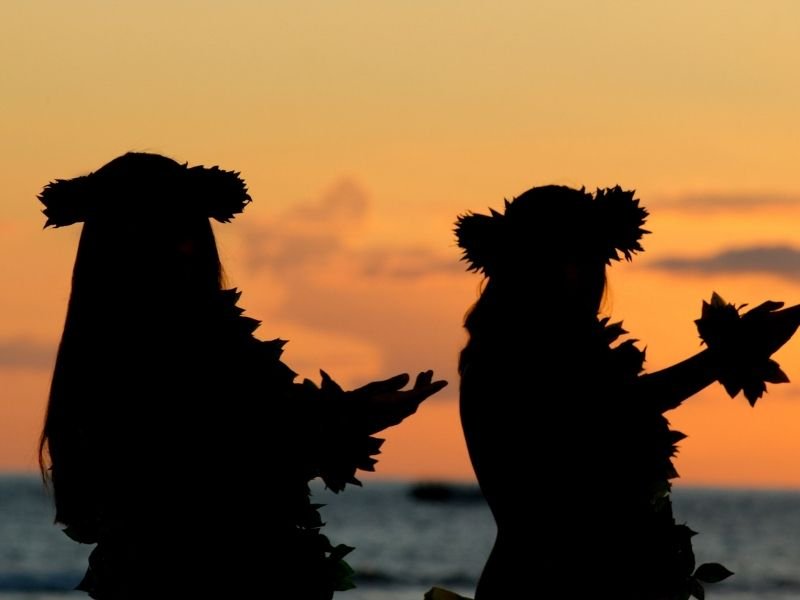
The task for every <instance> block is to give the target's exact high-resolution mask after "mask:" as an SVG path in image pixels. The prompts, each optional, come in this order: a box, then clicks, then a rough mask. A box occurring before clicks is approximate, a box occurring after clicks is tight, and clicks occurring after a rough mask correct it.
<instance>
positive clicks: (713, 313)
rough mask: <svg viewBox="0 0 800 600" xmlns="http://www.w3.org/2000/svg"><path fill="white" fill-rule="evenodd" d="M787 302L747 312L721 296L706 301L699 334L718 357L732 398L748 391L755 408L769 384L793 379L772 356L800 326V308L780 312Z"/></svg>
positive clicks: (747, 395)
mask: <svg viewBox="0 0 800 600" xmlns="http://www.w3.org/2000/svg"><path fill="white" fill-rule="evenodd" d="M782 307H783V302H774V301H767V302H764V303H762V304H760V305H758V306H756V307H755V308H753V309H751V310H749V311H748V312H746V313H741V309H742V308H744V305H742V306H739V307H736V306H735V305H733V304H730V303H728V302H725V300H723V299H722V298H721V297H720V296H719V295H718V294H717V293H714V294H712V296H711V301H710V302H703V311H702V315H701V317H700V319H697V320H696V321H695V323H696V324H697V329H698V332H699V333H700V337H701V339H702V340H703V342H705V343H706V345H707V346H708V348H709V350H711V351H712V352H713V353H714V355H715V356H716V360H717V363H718V368H719V371H720V376H719V381H720V383H722V385H723V386H724V387H725V390H726V391H727V392H728V394H729V395H730V396H731V397H734V396H736V395H737V394H738V393H739V392H740V391H744V395H745V397H746V398H747V401H748V402H749V403H750V404H751V405H755V403H756V401H757V400H758V399H759V398H760V397H761V396H762V395H763V394H764V392H765V391H766V383H767V382H769V383H786V382H788V381H789V378H788V377H787V376H786V374H785V373H784V372H783V371H782V370H781V369H780V366H779V365H778V363H776V362H775V361H774V360H772V359H770V358H769V357H770V356H771V355H772V354H773V353H774V352H776V351H777V350H778V349H779V348H781V346H783V345H784V344H785V343H786V342H788V341H789V340H790V339H791V337H792V336H793V335H794V334H795V332H796V331H797V329H798V326H800V305H796V306H792V307H789V308H785V309H783V310H779V309H781V308H782Z"/></svg>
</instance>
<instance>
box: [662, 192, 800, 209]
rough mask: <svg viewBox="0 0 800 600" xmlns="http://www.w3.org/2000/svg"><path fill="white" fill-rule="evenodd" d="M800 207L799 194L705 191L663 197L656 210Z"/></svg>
mask: <svg viewBox="0 0 800 600" xmlns="http://www.w3.org/2000/svg"><path fill="white" fill-rule="evenodd" d="M779 207H782V208H792V207H794V208H800V195H797V194H786V193H780V192H763V193H759V192H747V193H737V192H730V193H722V192H705V193H693V194H687V195H684V196H680V197H676V198H670V199H664V200H663V201H661V202H659V203H658V210H659V211H663V210H677V211H681V212H698V213H700V212H730V211H750V210H757V209H762V208H779Z"/></svg>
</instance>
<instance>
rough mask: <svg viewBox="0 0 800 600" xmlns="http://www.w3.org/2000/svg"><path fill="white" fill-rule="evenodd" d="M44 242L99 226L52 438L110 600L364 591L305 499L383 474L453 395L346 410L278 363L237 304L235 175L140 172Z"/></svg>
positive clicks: (383, 389)
mask: <svg viewBox="0 0 800 600" xmlns="http://www.w3.org/2000/svg"><path fill="white" fill-rule="evenodd" d="M40 200H41V201H42V203H43V204H44V206H45V210H44V213H45V215H46V216H47V224H46V225H48V226H55V227H60V226H64V225H70V224H72V223H77V222H83V230H82V233H81V238H80V244H79V248H78V254H77V258H76V261H75V268H74V272H73V279H72V292H71V296H70V300H69V306H68V310H67V316H66V322H65V326H64V332H63V336H62V339H61V343H60V346H59V351H58V357H57V360H56V365H55V370H54V373H53V380H52V386H51V391H50V399H49V404H48V410H47V417H46V421H45V425H44V430H43V433H42V438H41V448H40V456H41V464H42V468H43V472H44V474H45V475H46V476H47V477H48V478H49V479H50V480H51V482H52V488H53V490H54V494H55V505H56V521H57V522H58V523H61V524H64V525H65V526H66V533H67V534H68V535H70V537H72V538H73V539H75V540H77V541H78V542H82V543H92V544H97V546H96V547H95V549H94V550H93V552H92V553H91V556H90V560H89V568H88V570H87V573H86V575H85V577H84V579H83V581H82V582H81V584H80V586H79V587H80V589H83V590H85V591H87V592H88V593H89V594H90V595H91V596H92V597H93V598H98V599H102V600H105V599H114V600H117V599H129V598H131V599H132V598H136V599H137V600H138V599H143V598H171V599H174V598H198V597H215V598H244V597H258V598H267V597H275V598H290V597H292V598H303V599H309V600H317V599H328V598H331V596H332V595H333V592H334V590H337V589H346V588H347V587H348V586H351V584H352V582H351V581H350V575H351V571H350V570H349V567H348V566H347V564H346V563H345V562H344V561H343V560H342V557H343V556H344V555H345V554H346V553H347V552H348V551H349V550H350V549H349V548H348V547H347V546H344V545H339V546H335V547H334V546H333V545H332V544H330V543H329V541H328V539H327V538H326V537H325V536H324V535H323V534H322V533H321V530H320V527H321V526H322V522H321V520H320V515H319V514H318V512H317V506H316V505H313V504H311V502H310V498H309V486H308V482H309V481H310V480H312V479H314V478H316V477H321V478H322V479H323V480H324V481H325V483H326V485H327V486H328V487H329V488H331V489H332V490H334V491H340V490H342V489H343V488H344V487H345V485H346V484H347V483H358V481H357V479H356V478H355V472H356V470H357V469H359V468H360V469H366V470H372V469H373V464H374V463H375V462H376V461H375V459H374V458H372V457H373V456H374V455H375V454H378V452H379V450H378V449H379V447H380V444H381V440H379V439H377V438H374V437H372V435H371V434H373V433H376V432H378V431H380V430H382V429H384V428H386V427H388V426H391V425H394V424H397V423H399V422H401V421H402V420H403V419H404V418H405V417H406V416H408V415H410V414H412V413H413V412H414V411H415V410H416V408H417V406H418V405H419V403H420V402H421V401H422V400H424V399H425V398H426V397H428V396H430V395H431V394H433V393H435V392H436V391H438V390H439V389H441V388H442V387H443V386H444V385H445V382H442V381H439V382H432V381H431V379H432V373H431V372H425V373H420V375H419V376H418V378H417V381H416V384H415V385H414V387H413V388H411V389H409V390H405V391H402V390H401V388H403V387H404V386H405V385H406V383H407V382H408V377H407V376H406V375H399V376H397V377H393V378H391V379H388V380H386V381H379V382H374V383H371V384H368V385H366V386H364V387H363V388H359V389H358V390H354V391H350V392H344V391H343V390H342V389H341V388H340V387H339V386H338V385H337V384H335V383H334V382H333V381H332V380H331V379H330V378H329V377H328V376H327V375H326V374H325V373H323V374H322V375H323V376H322V384H321V386H320V387H318V386H317V385H315V384H314V383H312V382H311V381H309V380H305V381H303V382H302V383H297V382H295V377H296V374H295V373H294V372H292V371H291V369H289V367H287V366H286V365H285V364H284V363H282V362H281V360H280V356H281V348H282V346H283V344H284V342H283V341H281V340H278V339H275V340H271V341H262V340H259V339H257V338H256V337H255V336H254V335H253V332H254V331H255V329H256V328H257V327H258V325H259V322H258V321H255V320H254V319H251V318H248V317H245V316H243V314H242V312H243V311H242V309H241V308H238V307H237V306H236V302H237V300H238V297H239V294H238V292H236V290H230V289H229V290H226V289H224V285H223V281H224V277H223V270H222V266H221V264H220V259H219V255H218V253H217V247H216V244H215V240H214V234H213V231H212V228H211V225H210V223H209V218H214V219H216V220H217V221H220V222H223V223H224V222H227V221H229V220H230V219H231V218H233V216H234V215H235V214H237V213H240V212H241V211H242V210H243V208H244V206H245V205H246V204H247V203H248V202H250V196H249V195H248V193H247V189H246V187H245V184H244V182H243V181H242V180H241V179H240V178H239V176H238V173H235V172H229V171H223V170H220V169H219V168H217V167H212V168H205V167H200V166H198V167H191V168H190V167H187V166H186V165H182V164H179V163H177V162H175V161H174V160H172V159H169V158H166V157H163V156H160V155H155V154H144V153H128V154H125V155H123V156H120V157H118V158H116V159H114V160H112V161H111V162H109V163H108V164H106V165H105V166H103V167H102V168H100V169H98V170H97V171H95V172H93V173H91V174H89V175H87V176H83V177H77V178H74V179H70V180H57V181H54V182H52V183H50V184H49V185H47V186H46V187H45V189H44V190H43V192H42V193H41V195H40Z"/></svg>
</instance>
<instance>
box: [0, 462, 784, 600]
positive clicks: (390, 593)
mask: <svg viewBox="0 0 800 600" xmlns="http://www.w3.org/2000/svg"><path fill="white" fill-rule="evenodd" d="M417 483H418V482H403V481H392V482H388V481H375V480H369V481H367V482H366V483H365V485H364V487H363V488H348V490H346V491H345V492H344V493H342V494H331V493H329V492H327V491H325V490H324V489H322V488H321V487H319V486H314V488H313V489H314V501H315V502H319V503H323V504H325V506H324V507H323V508H322V509H321V513H322V515H323V519H324V520H325V521H326V527H325V531H326V533H327V535H328V537H329V538H330V539H331V541H332V542H334V543H344V544H347V545H350V546H355V547H356V549H355V550H354V551H353V552H352V553H351V554H350V555H349V556H348V561H349V562H350V564H351V565H352V566H353V567H354V568H355V569H356V571H357V573H358V576H357V579H356V581H357V583H358V587H357V588H356V589H354V590H349V591H347V592H340V593H337V594H336V600H422V597H423V594H424V593H425V591H427V590H428V589H429V588H430V587H432V586H439V587H444V588H447V589H450V590H452V591H455V592H459V593H461V594H464V595H467V596H471V595H472V594H473V592H474V589H475V581H476V579H477V576H478V574H479V573H480V569H481V567H482V566H483V563H484V561H485V560H486V556H487V554H488V552H489V548H490V545H491V542H492V539H493V535H494V525H493V522H492V519H491V516H490V514H489V512H488V509H487V508H486V505H485V503H484V502H483V500H482V498H481V497H480V495H479V494H478V493H477V490H476V488H475V487H474V486H471V485H452V486H447V487H437V486H425V487H420V486H418V485H417ZM419 491H427V492H428V493H427V494H418V493H415V492H419ZM673 504H674V507H675V514H676V517H677V519H678V520H679V521H681V522H686V523H687V524H688V525H689V526H690V527H691V528H692V529H694V530H695V531H698V532H699V535H697V536H696V537H695V538H694V547H695V552H696V554H697V557H698V562H706V561H714V562H721V563H722V564H724V565H725V566H726V567H728V568H729V569H730V570H732V571H734V573H735V575H733V576H732V577H730V578H729V579H727V580H725V581H724V582H722V583H719V584H716V585H714V586H708V587H707V595H706V597H707V598H710V599H719V600H788V599H792V600H796V599H798V598H800V535H798V534H799V533H800V492H797V491H765V490H746V489H716V488H715V489H712V488H688V487H680V486H676V487H675V490H674V494H673ZM52 516H53V510H52V506H51V503H50V499H49V498H48V497H47V496H46V494H45V492H44V490H43V488H42V484H41V481H40V480H39V479H38V477H36V476H32V475H4V476H0V600H73V599H79V598H84V599H85V598H88V596H86V595H85V594H83V593H79V592H74V591H71V590H72V589H73V588H74V586H75V585H76V584H77V582H78V581H79V580H80V578H81V576H82V575H83V572H84V569H85V564H86V557H87V556H88V554H89V552H90V550H91V546H86V545H81V544H77V543H75V542H73V541H72V540H70V539H69V538H67V537H66V536H65V535H64V534H63V533H62V532H61V530H60V529H59V528H58V527H57V526H55V525H53V523H52Z"/></svg>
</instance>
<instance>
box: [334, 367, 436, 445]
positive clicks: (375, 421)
mask: <svg viewBox="0 0 800 600" xmlns="http://www.w3.org/2000/svg"><path fill="white" fill-rule="evenodd" d="M408 381H409V376H408V374H407V373H402V374H400V375H395V376H394V377H390V378H389V379H385V380H383V381H373V382H372V383H368V384H367V385H364V386H362V387H360V388H357V389H355V390H352V391H349V392H346V393H347V395H348V401H349V402H350V403H351V405H352V406H353V407H354V409H355V411H354V412H355V413H356V415H357V418H358V420H359V421H361V423H362V424H363V426H364V428H365V430H366V433H369V434H372V433H377V432H378V431H382V430H384V429H386V428H387V427H391V426H392V425H397V424H398V423H400V422H402V421H403V420H404V419H405V418H406V417H408V416H409V415H413V414H414V413H415V412H417V407H418V406H419V405H420V404H421V403H422V401H423V400H425V399H426V398H428V397H429V396H432V395H433V394H435V393H436V392H438V391H439V390H441V389H442V388H443V387H445V386H446V385H447V381H444V380H438V381H433V371H423V372H421V373H419V374H418V375H417V379H416V381H415V382H414V387H412V388H411V389H409V390H403V389H402V388H403V387H405V386H406V384H408Z"/></svg>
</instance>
